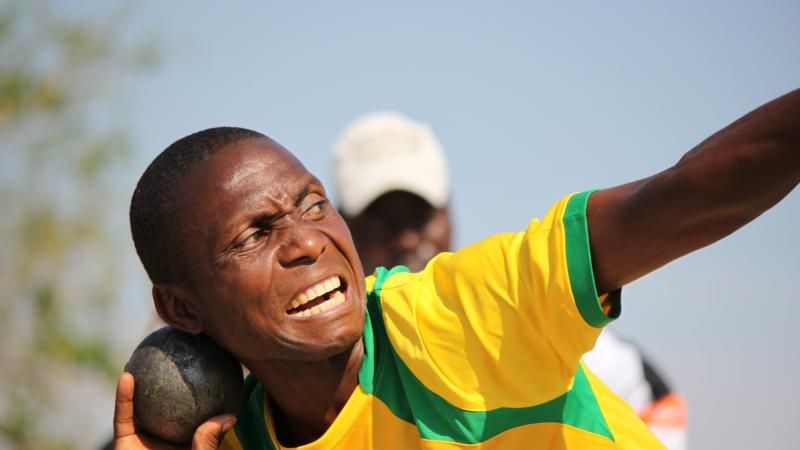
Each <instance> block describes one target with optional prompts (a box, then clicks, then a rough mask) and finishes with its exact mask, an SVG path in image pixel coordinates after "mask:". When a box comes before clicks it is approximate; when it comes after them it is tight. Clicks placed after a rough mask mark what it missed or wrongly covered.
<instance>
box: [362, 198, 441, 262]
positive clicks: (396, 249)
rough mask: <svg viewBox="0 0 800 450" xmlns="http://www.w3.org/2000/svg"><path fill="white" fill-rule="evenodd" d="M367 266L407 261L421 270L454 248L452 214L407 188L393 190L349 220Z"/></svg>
mask: <svg viewBox="0 0 800 450" xmlns="http://www.w3.org/2000/svg"><path fill="white" fill-rule="evenodd" d="M348 224H349V225H350V228H351V229H352V231H353V236H354V238H355V242H356V248H357V249H358V253H359V255H361V258H362V260H363V262H364V267H365V268H366V269H367V270H369V271H372V270H374V269H375V267H378V266H384V267H392V266H396V265H404V266H406V267H408V268H409V269H411V270H412V271H415V272H416V271H420V270H422V269H423V268H424V267H425V264H426V263H427V262H428V261H429V260H430V259H431V258H433V257H434V256H436V255H437V254H439V253H441V252H444V251H449V250H450V217H449V214H448V212H447V208H441V209H437V208H434V207H432V206H431V205H430V204H429V203H428V202H426V201H425V200H424V199H422V198H421V197H419V196H418V195H415V194H412V193H410V192H406V191H391V192H388V193H386V194H383V195H381V196H380V197H378V198H377V199H375V201H373V202H372V203H371V204H370V205H369V206H368V207H367V209H365V210H364V212H362V213H361V214H360V215H359V216H358V217H355V218H352V219H349V220H348Z"/></svg>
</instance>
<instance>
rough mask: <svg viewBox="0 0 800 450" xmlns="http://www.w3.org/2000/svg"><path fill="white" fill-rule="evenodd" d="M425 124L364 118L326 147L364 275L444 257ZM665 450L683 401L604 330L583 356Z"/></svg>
mask: <svg viewBox="0 0 800 450" xmlns="http://www.w3.org/2000/svg"><path fill="white" fill-rule="evenodd" d="M447 166H448V164H447V160H446V157H445V154H444V151H443V149H442V145H441V143H440V142H439V139H438V138H437V137H436V135H435V134H434V132H433V130H432V129H431V128H430V127H429V126H428V125H426V124H422V123H419V122H416V121H413V120H411V119H409V118H407V117H405V116H403V115H401V114H398V113H395V112H374V113H370V114H367V115H365V116H363V117H361V118H359V119H357V120H355V121H354V122H353V123H351V124H350V125H348V126H347V128H346V129H345V130H344V131H343V132H342V134H341V136H340V137H339V139H338V140H337V142H336V143H335V144H334V146H333V188H334V192H335V193H336V198H337V199H338V202H339V205H340V208H339V209H340V213H341V214H342V217H343V218H344V220H345V222H347V225H348V227H349V228H350V231H351V233H352V234H353V242H354V243H355V245H356V250H357V251H358V255H359V256H360V258H361V263H362V264H363V266H364V269H365V272H366V273H372V272H373V271H374V270H375V269H376V268H377V267H394V266H398V265H402V266H406V267H408V268H409V269H410V270H411V271H412V272H419V271H421V270H423V268H424V267H425V264H426V263H427V262H428V261H429V260H430V259H431V258H433V257H434V256H435V255H437V254H439V253H442V252H448V251H450V235H451V222H450V214H449V197H450V196H449V194H450V183H449V180H450V175H449V172H448V169H447ZM584 361H585V362H586V363H587V364H588V366H589V368H590V369H591V370H592V371H594V373H595V374H596V375H597V376H598V377H600V379H601V380H603V382H605V383H606V384H607V385H608V386H609V387H610V388H611V390H612V391H614V392H615V393H616V394H617V395H619V396H620V397H622V399H623V400H625V401H626V402H628V404H630V405H631V406H632V407H633V409H634V410H635V411H636V413H637V414H639V416H640V417H641V418H642V420H644V422H645V423H646V424H647V425H648V427H650V429H651V430H652V431H653V432H654V434H655V435H656V436H657V437H658V438H659V440H660V441H661V442H662V443H663V444H664V445H665V446H666V447H667V448H669V449H670V450H680V449H684V448H686V439H687V411H686V404H685V402H684V400H683V398H682V397H681V396H680V395H678V394H676V393H674V392H672V390H671V389H670V388H669V386H668V385H667V383H666V382H665V381H664V379H663V377H661V376H660V375H659V374H658V373H657V372H656V371H655V370H654V369H653V367H652V365H650V364H649V363H648V362H647V360H646V359H645V358H644V357H643V356H642V354H641V352H640V351H639V350H638V349H637V348H636V347H635V346H634V345H633V344H631V343H628V342H625V341H623V340H622V339H620V338H618V337H617V336H615V335H614V334H613V333H612V332H611V331H610V330H605V331H604V332H603V333H602V334H601V335H600V337H599V338H598V339H597V343H596V344H595V347H594V349H592V350H591V351H590V352H589V353H587V354H586V355H585V356H584Z"/></svg>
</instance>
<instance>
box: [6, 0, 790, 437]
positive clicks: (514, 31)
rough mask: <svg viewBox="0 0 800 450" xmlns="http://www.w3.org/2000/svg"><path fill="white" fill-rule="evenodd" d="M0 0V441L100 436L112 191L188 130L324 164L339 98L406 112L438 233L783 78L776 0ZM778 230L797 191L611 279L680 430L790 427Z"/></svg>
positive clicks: (118, 329)
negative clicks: (225, 131) (683, 412)
mask: <svg viewBox="0 0 800 450" xmlns="http://www.w3.org/2000/svg"><path fill="white" fill-rule="evenodd" d="M228 3H232V2H228ZM0 5H1V6H0V8H1V9H0V242H2V251H0V449H15V448H18V449H69V448H76V449H78V448H94V447H96V446H97V445H99V444H100V443H101V442H102V441H103V440H104V439H106V438H107V437H108V436H110V434H111V415H112V411H113V392H114V383H115V380H116V377H117V375H118V373H119V372H120V371H121V369H122V367H123V365H124V363H125V361H126V359H127V357H128V356H129V354H130V352H131V351H132V349H133V348H134V347H135V345H136V344H137V343H138V341H139V340H140V339H141V338H142V337H143V335H144V334H145V332H146V330H147V329H148V327H149V326H151V325H150V323H151V319H152V314H153V313H152V302H151V300H150V293H149V290H150V284H149V282H148V281H147V279H146V276H145V274H144V271H143V270H142V268H141V267H140V265H139V262H138V260H137V258H136V254H135V251H134V249H133V245H132V242H131V239H130V232H129V230H128V225H127V208H128V204H129V200H130V195H131V193H132V192H133V187H134V185H135V183H136V181H137V180H138V177H139V175H140V174H141V173H142V172H143V170H144V168H145V167H146V165H147V164H148V163H149V162H150V161H151V160H152V158H153V157H155V155H156V154H157V153H158V152H160V151H161V150H162V149H163V148H165V147H166V146H167V145H169V144H170V143H171V142H173V141H174V140H176V139H178V138H180V137H182V136H184V135H186V134H189V133H191V132H194V131H197V130H200V129H203V128H207V127H211V126H218V125H237V126H244V127H249V128H253V129H256V130H259V131H262V132H265V133H267V134H269V135H270V136H272V137H273V138H275V139H276V140H278V141H279V142H281V143H282V144H283V145H285V146H286V147H287V148H289V149H290V150H292V151H294V152H295V153H296V154H297V155H298V156H299V157H300V159H301V160H302V161H304V162H305V164H306V165H307V167H308V168H309V169H310V170H311V171H312V172H313V173H316V174H317V175H318V176H320V178H321V179H322V180H323V182H326V181H327V180H328V179H329V178H330V177H329V167H328V166H329V154H330V146H331V144H332V142H333V141H334V140H335V138H336V137H337V135H338V133H339V132H340V130H341V129H342V128H343V127H344V126H345V125H346V124H347V123H348V122H349V121H350V120H352V119H353V118H355V117H356V116H359V115H361V114H363V113H366V112H369V111H372V110H375V109H394V110H397V111H400V112H402V113H405V114H407V115H409V116H411V117H413V118H415V119H418V120H421V121H424V122H427V123H429V124H431V125H432V126H433V128H434V130H435V131H436V133H437V134H438V135H439V137H440V139H441V141H442V142H443V144H444V146H445V150H446V152H447V154H448V157H449V159H450V164H451V172H452V179H453V189H454V193H453V203H454V208H455V210H454V216H455V222H456V227H457V230H456V231H457V235H456V244H457V245H458V246H459V247H460V246H463V245H465V244H467V243H470V242H473V241H475V240H478V239H480V238H482V237H485V236H488V235H490V234H494V233H498V232H503V231H513V230H519V229H522V228H524V227H525V226H526V225H527V222H528V221H529V220H530V218H531V217H533V216H542V215H543V214H544V213H545V212H546V211H547V209H548V207H549V206H550V205H551V204H553V203H554V202H555V201H557V200H558V199H559V198H560V197H561V196H563V195H565V194H567V193H569V192H573V191H580V190H585V189H589V188H594V187H604V186H612V185H615V184H619V183H622V182H625V181H629V180H632V179H636V178H640V177H643V176H646V175H650V174H653V173H655V172H657V171H660V170H663V169H665V168H667V167H668V166H670V165H671V164H673V163H675V162H676V161H677V160H678V159H679V158H680V156H681V155H682V154H683V153H684V152H685V151H687V150H688V149H690V148H692V147H693V146H694V145H696V144H697V143H699V142H700V141H701V140H703V139H704V138H705V137H707V136H708V135H710V134H711V133H713V132H715V131H716V130H718V129H719V128H721V127H723V126H725V125H726V124H728V123H729V122H731V121H732V120H734V119H736V118H737V117H739V116H741V115H743V114H744V113H746V112H747V111H749V110H750V109H752V108H754V107H756V106H758V105H760V104H762V103H764V102H766V101H768V100H770V99H771V98H774V97H776V96H778V95H780V94H782V93H785V92H787V91H789V90H791V89H794V88H797V87H798V86H800V51H798V48H800V47H799V45H800V26H798V23H800V3H798V2H796V1H792V0H787V1H770V0H767V1H747V2H742V1H707V2H681V3H680V4H678V3H676V2H669V3H664V4H647V5H646V4H643V3H635V2H618V1H610V2H592V3H588V2H587V3H585V4H577V5H573V6H571V7H567V6H559V5H555V4H552V3H539V2H522V1H518V2H512V1H509V2H493V3H489V2H475V1H452V0H448V1H444V0H443V1H438V2H421V1H405V2H402V4H397V5H387V4H385V3H383V2H367V1H350V2H326V3H322V2H319V3H314V4H311V3H308V2H280V3H279V2H238V3H236V4H235V5H233V4H226V5H222V4H221V2H200V1H197V2H191V3H189V2H156V1H140V2H125V1H104V2H100V1H89V0H87V1H61V2H55V1H52V2H46V1H41V0H29V1H21V0H20V1H16V0H2V1H0ZM799 126H800V125H799ZM798 227H800V193H798V192H797V191H795V192H793V193H792V194H790V195H789V197H788V198H786V199H785V200H784V201H783V202H782V203H781V204H779V205H778V206H777V207H775V208H774V209H773V210H771V211H770V212H768V213H767V214H766V215H765V216H763V217H762V218H759V219H758V220H756V221H754V222H753V223H751V224H749V225H748V226H747V227H745V228H744V229H743V230H741V231H740V232H738V233H737V234H735V235H734V236H731V237H729V238H728V239H726V240H724V241H723V242H721V243H719V244H717V245H715V246H713V247H711V248H707V249H704V250H701V251H698V252H696V253H694V254H692V255H690V256H688V257H686V258H684V259H682V260H681V261H678V262H676V263H673V264H672V265H671V266H669V267H667V268H664V269H662V270H660V271H658V272H657V273H655V274H652V275H650V276H648V277H646V278H644V279H642V280H639V281H637V282H635V283H633V284H632V285H630V286H629V287H627V288H626V289H625V291H624V293H623V299H624V303H623V304H624V307H623V315H622V318H621V320H619V321H618V322H617V323H616V324H614V325H613V327H614V328H615V329H616V331H617V332H618V333H619V334H620V335H622V336H624V337H628V338H632V339H634V340H635V341H636V342H637V343H638V344H640V345H641V346H642V348H643V349H644V350H645V351H646V352H647V353H648V354H650V355H651V356H652V357H653V360H654V361H655V362H656V365H657V366H658V368H659V369H660V370H661V372H662V373H664V374H665V375H666V376H667V377H668V378H669V380H670V381H671V382H672V384H673V385H674V386H675V387H676V388H677V390H679V391H681V392H683V393H684V394H685V395H686V397H687V399H688V402H689V406H690V414H691V416H690V426H691V429H690V447H692V448H698V449H706V448H708V449H710V448H725V449H752V448H770V449H789V448H797V443H796V437H795V434H794V431H795V426H796V423H797V422H798V420H799V419H800V409H799V408H798V406H797V405H798V404H800V388H798V386H797V382H796V381H797V373H798V370H799V369H800V352H799V351H798V350H797V347H796V346H795V344H794V342H796V340H797V337H796V332H795V330H796V327H795V323H796V321H797V317H798V315H800V305H798V300H800V294H798V293H797V290H796V288H795V286H794V282H795V281H796V280H797V278H798V277H800V239H798V237H797V235H796V234H795V231H796V230H797V229H798Z"/></svg>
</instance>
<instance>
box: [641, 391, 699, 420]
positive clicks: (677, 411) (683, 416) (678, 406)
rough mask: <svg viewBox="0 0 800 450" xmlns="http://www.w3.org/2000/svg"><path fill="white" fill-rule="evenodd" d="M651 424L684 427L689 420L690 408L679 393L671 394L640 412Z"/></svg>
mask: <svg viewBox="0 0 800 450" xmlns="http://www.w3.org/2000/svg"><path fill="white" fill-rule="evenodd" d="M640 417H641V418H642V420H643V421H644V422H645V423H646V424H647V425H649V426H653V425H658V426H664V427H684V426H686V424H687V423H688V422H689V408H688V406H687V405H686V401H685V400H684V399H683V397H681V396H680V395H678V394H670V395H667V396H665V397H662V398H661V399H659V400H657V401H655V402H653V403H651V404H650V405H648V406H647V408H646V409H645V410H644V411H642V413H641V414H640Z"/></svg>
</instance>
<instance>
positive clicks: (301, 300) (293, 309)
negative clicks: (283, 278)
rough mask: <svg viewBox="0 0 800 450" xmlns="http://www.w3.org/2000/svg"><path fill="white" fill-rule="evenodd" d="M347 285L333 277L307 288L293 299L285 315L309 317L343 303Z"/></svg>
mask: <svg viewBox="0 0 800 450" xmlns="http://www.w3.org/2000/svg"><path fill="white" fill-rule="evenodd" d="M346 291H347V285H346V284H345V283H344V282H343V281H342V279H341V278H339V277H338V276H333V277H330V278H327V279H325V280H322V281H320V282H319V283H317V284H315V285H313V286H311V287H309V288H308V289H306V290H305V291H303V292H301V293H300V294H298V295H297V297H295V298H293V299H292V301H291V302H290V303H289V309H287V310H286V313H287V314H289V315H290V316H295V317H311V316H314V315H317V314H319V313H322V312H325V311H327V310H329V309H331V308H334V307H336V306H339V305H341V304H342V303H344V300H345V296H344V293H345V292H346Z"/></svg>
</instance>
